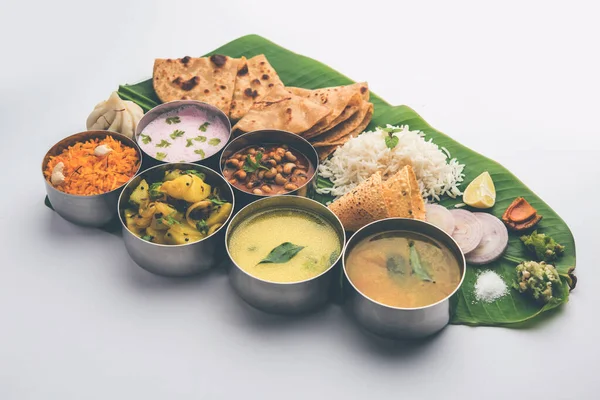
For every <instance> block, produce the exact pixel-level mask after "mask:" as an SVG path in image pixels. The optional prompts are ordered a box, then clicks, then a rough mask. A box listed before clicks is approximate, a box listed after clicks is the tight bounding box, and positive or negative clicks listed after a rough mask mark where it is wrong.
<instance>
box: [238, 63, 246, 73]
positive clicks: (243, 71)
mask: <svg viewBox="0 0 600 400" xmlns="http://www.w3.org/2000/svg"><path fill="white" fill-rule="evenodd" d="M247 73H248V64H244V66H243V67H242V68H241V69H240V70H239V71H238V73H237V74H238V76H244V75H246V74H247Z"/></svg>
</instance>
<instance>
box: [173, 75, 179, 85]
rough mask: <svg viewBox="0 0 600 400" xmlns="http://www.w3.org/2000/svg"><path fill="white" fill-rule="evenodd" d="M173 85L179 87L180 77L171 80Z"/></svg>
mask: <svg viewBox="0 0 600 400" xmlns="http://www.w3.org/2000/svg"><path fill="white" fill-rule="evenodd" d="M173 83H174V84H176V85H179V84H180V83H181V77H180V76H178V77H177V78H175V79H173Z"/></svg>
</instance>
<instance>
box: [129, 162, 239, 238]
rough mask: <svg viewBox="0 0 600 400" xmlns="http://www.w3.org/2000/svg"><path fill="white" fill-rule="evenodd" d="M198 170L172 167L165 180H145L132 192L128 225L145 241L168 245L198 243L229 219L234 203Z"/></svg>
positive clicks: (165, 175) (166, 173)
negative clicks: (150, 181) (223, 195)
mask: <svg viewBox="0 0 600 400" xmlns="http://www.w3.org/2000/svg"><path fill="white" fill-rule="evenodd" d="M205 180H206V176H205V175H204V174H203V173H201V172H198V171H195V170H185V171H184V170H180V169H172V170H168V171H166V172H165V174H164V178H163V179H162V181H158V182H152V183H149V182H148V181H146V180H145V179H142V181H141V182H140V183H139V184H138V186H137V187H136V188H135V189H134V190H133V192H131V195H130V196H129V205H130V207H128V208H127V209H126V210H125V212H124V217H125V224H126V225H127V228H128V229H129V230H130V231H131V232H132V233H133V234H134V235H136V236H138V237H140V238H142V239H143V240H146V241H149V242H152V243H157V244H165V245H180V244H188V243H193V242H197V241H199V240H202V239H204V238H205V237H208V236H210V235H212V234H213V233H214V232H216V231H217V229H219V228H220V227H221V226H222V225H223V224H224V223H225V221H227V218H229V215H230V214H231V211H232V208H233V207H232V204H231V202H230V201H228V200H226V199H222V198H221V197H220V193H219V189H218V188H211V186H210V185H209V184H208V183H206V182H205Z"/></svg>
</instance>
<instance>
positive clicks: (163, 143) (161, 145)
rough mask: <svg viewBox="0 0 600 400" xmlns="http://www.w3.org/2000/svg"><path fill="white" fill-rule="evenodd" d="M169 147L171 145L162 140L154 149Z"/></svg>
mask: <svg viewBox="0 0 600 400" xmlns="http://www.w3.org/2000/svg"><path fill="white" fill-rule="evenodd" d="M170 145H171V143H169V142H168V141H166V140H165V139H163V140H161V141H160V143H159V144H157V145H156V147H169V146H170Z"/></svg>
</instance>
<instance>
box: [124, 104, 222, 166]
mask: <svg viewBox="0 0 600 400" xmlns="http://www.w3.org/2000/svg"><path fill="white" fill-rule="evenodd" d="M185 105H191V106H202V107H207V108H209V109H210V110H211V112H214V113H215V114H221V115H222V116H223V117H224V120H225V121H227V126H228V127H229V135H228V136H227V140H224V141H223V143H224V144H223V146H222V147H220V148H219V149H218V150H217V151H216V152H215V153H214V154H212V155H210V156H208V157H206V158H203V159H200V160H191V161H184V162H185V163H200V162H203V161H206V160H210V159H211V158H213V157H214V156H216V155H217V154H219V152H220V151H221V150H223V149H224V148H225V147H227V144H228V143H229V141H230V140H231V133H232V131H231V128H232V127H231V120H230V119H229V117H228V116H227V114H225V113H224V112H223V111H222V110H221V109H219V108H218V107H216V106H214V105H212V104H209V103H206V102H204V101H200V100H171V101H167V102H164V103H160V104H159V105H156V106H154V107H152V108H151V109H150V110H148V112H146V113H145V114H144V115H143V116H142V118H141V119H140V121H139V122H138V125H137V126H136V128H135V133H134V135H133V137H134V138H135V141H136V144H137V139H138V137H139V136H140V135H141V133H142V131H143V129H140V128H139V126H140V125H141V124H140V122H142V121H143V120H144V118H146V117H148V118H147V119H149V118H150V115H151V114H150V113H152V112H155V111H156V110H160V109H161V108H168V106H172V108H173V109H175V108H178V107H183V106H185ZM165 112H168V111H165ZM157 118H158V116H156V117H154V118H152V120H150V122H152V121H154V120H155V119H157ZM150 122H148V124H150ZM148 124H146V126H148ZM146 126H144V128H145V127H146ZM140 150H141V151H142V153H143V154H144V155H145V156H147V157H148V158H150V159H152V160H155V161H156V162H158V163H160V164H178V163H181V162H180V161H177V162H174V161H164V160H159V159H158V158H156V157H153V156H151V155H150V154H148V153H146V152H145V151H144V149H143V148H142V147H141V146H140ZM215 172H217V171H215Z"/></svg>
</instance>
